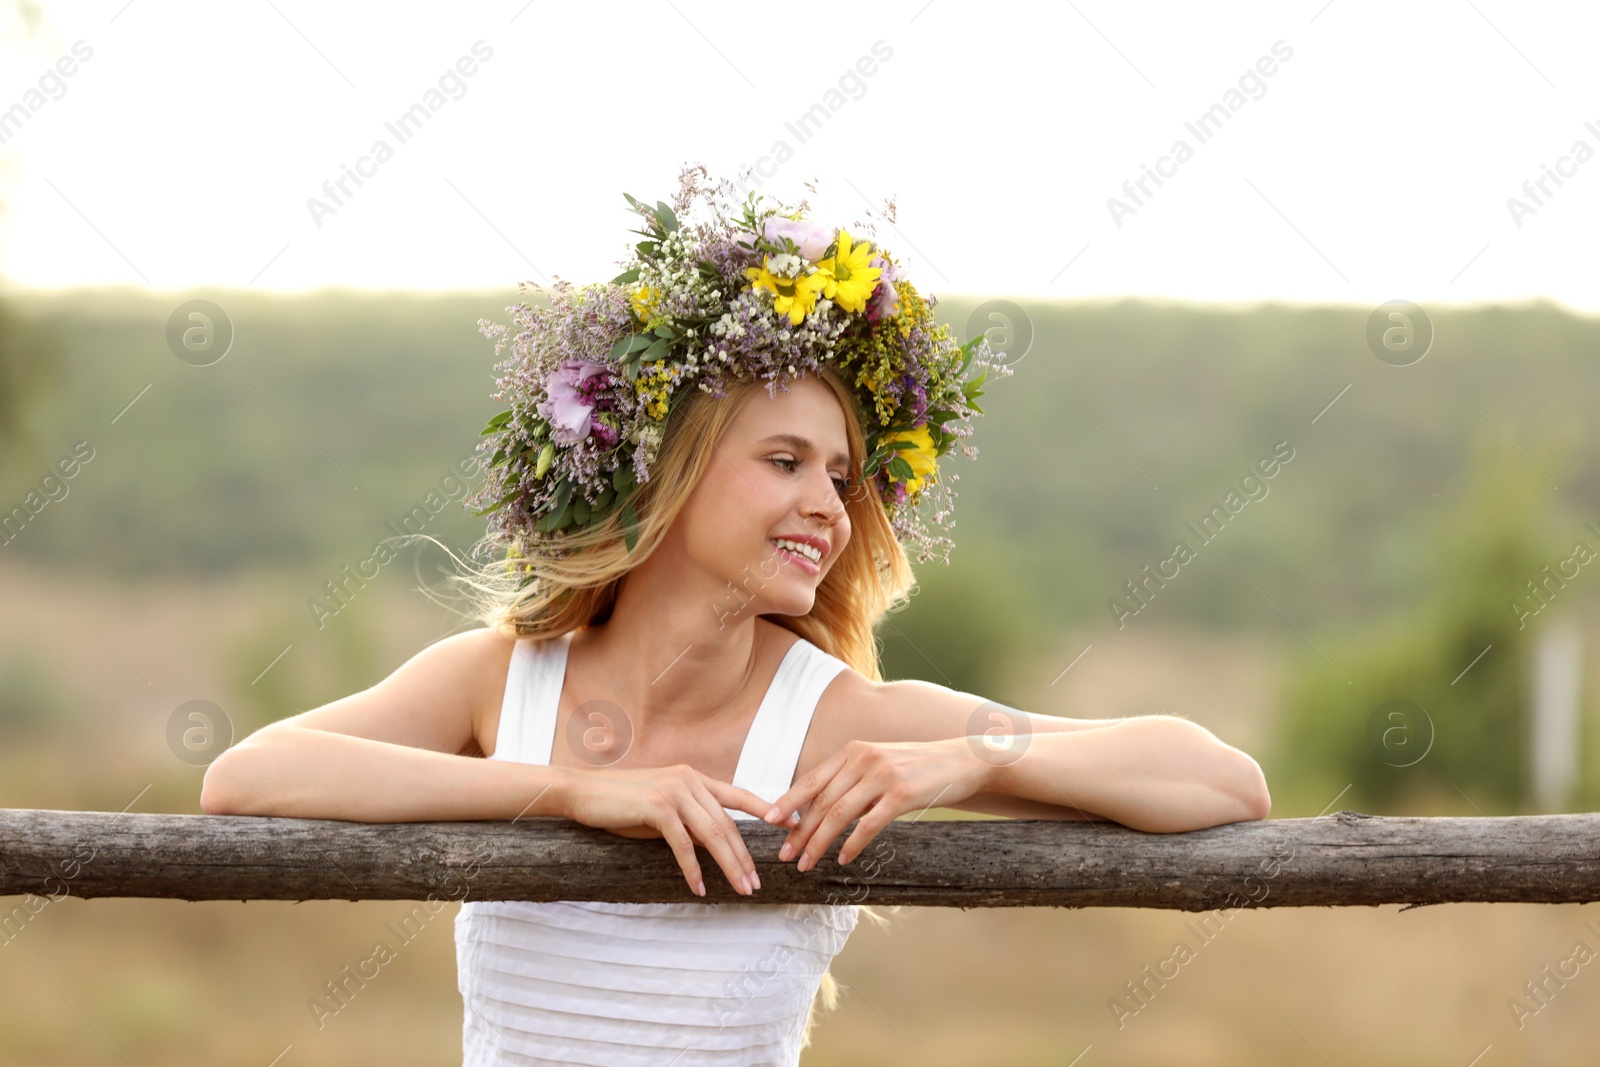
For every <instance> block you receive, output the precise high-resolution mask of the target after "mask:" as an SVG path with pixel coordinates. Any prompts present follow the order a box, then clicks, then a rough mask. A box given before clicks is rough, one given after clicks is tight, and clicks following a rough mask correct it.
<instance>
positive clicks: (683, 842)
mask: <svg viewBox="0 0 1600 1067" xmlns="http://www.w3.org/2000/svg"><path fill="white" fill-rule="evenodd" d="M651 825H652V826H655V827H656V828H657V829H658V830H660V831H661V836H662V837H664V838H666V839H667V844H669V845H671V846H672V854H673V856H674V857H676V858H677V861H678V866H679V867H681V868H682V869H683V876H684V877H685V878H687V879H688V880H689V891H690V892H691V893H694V894H695V895H696V896H702V897H703V896H705V895H706V884H705V875H704V874H703V873H701V870H700V859H699V857H697V856H696V855H695V852H694V838H693V837H691V836H690V834H689V831H688V830H687V829H685V828H684V825H683V822H682V820H680V819H679V818H678V816H677V813H676V812H674V811H668V812H667V814H666V815H665V816H664V817H663V818H662V820H661V822H660V823H659V824H658V823H652V824H651Z"/></svg>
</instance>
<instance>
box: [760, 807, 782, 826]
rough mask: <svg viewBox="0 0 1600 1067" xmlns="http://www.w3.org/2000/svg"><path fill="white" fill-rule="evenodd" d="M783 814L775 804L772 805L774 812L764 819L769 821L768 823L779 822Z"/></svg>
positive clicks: (766, 815) (767, 814)
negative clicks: (779, 817)
mask: <svg viewBox="0 0 1600 1067" xmlns="http://www.w3.org/2000/svg"><path fill="white" fill-rule="evenodd" d="M782 814H783V812H781V811H779V810H778V805H776V804H774V805H772V810H771V811H769V812H767V813H766V814H765V815H763V816H762V818H763V819H765V820H767V822H777V821H778V816H779V815H782Z"/></svg>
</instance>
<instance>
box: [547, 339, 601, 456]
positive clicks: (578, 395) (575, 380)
mask: <svg viewBox="0 0 1600 1067" xmlns="http://www.w3.org/2000/svg"><path fill="white" fill-rule="evenodd" d="M601 374H605V375H606V377H605V378H596V376H597V375H601ZM608 380H609V371H608V369H607V368H606V367H604V366H602V365H601V364H599V363H585V362H582V361H581V360H570V359H569V360H567V361H566V362H564V363H562V364H561V365H560V366H558V367H557V368H556V369H555V370H554V371H552V372H551V373H550V378H549V380H548V381H546V383H545V392H546V393H547V394H548V396H547V398H546V399H545V400H543V401H541V402H540V403H539V408H538V410H539V414H540V415H542V416H544V418H545V419H547V420H549V422H550V427H551V434H550V439H551V440H552V441H554V442H555V443H556V444H558V445H572V444H577V443H578V442H579V441H581V440H583V439H584V438H585V437H587V436H589V428H590V414H591V413H592V412H593V411H594V403H595V401H594V394H595V392H596V391H597V390H599V389H600V388H603V387H604V386H605V384H606V382H607V381H608Z"/></svg>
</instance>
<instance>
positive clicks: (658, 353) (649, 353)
mask: <svg viewBox="0 0 1600 1067" xmlns="http://www.w3.org/2000/svg"><path fill="white" fill-rule="evenodd" d="M670 347H671V343H670V342H669V341H668V340H667V339H666V338H665V337H658V338H656V340H655V342H654V343H653V344H651V346H650V347H649V348H647V349H645V350H644V355H642V356H640V357H639V359H640V361H641V362H644V363H649V362H650V361H651V360H655V359H662V358H664V357H665V356H666V354H667V349H668V348H670Z"/></svg>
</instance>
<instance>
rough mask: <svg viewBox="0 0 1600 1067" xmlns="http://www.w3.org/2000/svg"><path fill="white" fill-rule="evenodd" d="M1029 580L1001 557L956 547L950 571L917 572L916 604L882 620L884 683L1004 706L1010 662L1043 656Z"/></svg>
mask: <svg viewBox="0 0 1600 1067" xmlns="http://www.w3.org/2000/svg"><path fill="white" fill-rule="evenodd" d="M1025 589H1026V582H1025V579H1024V578H1023V576H1022V575H1020V574H1018V573H1016V572H1015V571H1014V570H1012V568H1011V567H1010V566H1009V565H1008V564H1007V563H1006V562H1005V561H1003V560H1002V559H1000V558H999V557H996V556H993V555H978V554H975V553H971V552H964V551H963V550H962V549H961V548H959V547H958V548H957V550H956V552H955V553H954V554H953V555H952V556H951V562H950V566H949V567H948V568H945V567H940V566H931V567H927V568H925V569H923V570H921V571H919V572H918V575H917V587H916V589H915V591H914V592H913V594H912V597H911V601H910V603H909V604H907V605H906V606H905V607H904V608H902V609H901V610H900V611H897V612H894V613H892V614H890V615H889V616H887V617H886V618H884V619H883V620H882V621H880V622H879V623H878V627H877V636H878V639H879V641H880V643H881V648H882V654H881V657H880V659H881V662H882V668H883V675H884V677H885V678H886V679H889V680H894V679H900V678H920V679H922V680H924V681H929V682H936V683H938V684H939V685H943V686H948V687H950V688H951V689H956V690H959V691H961V692H967V693H981V694H983V695H984V696H985V697H988V698H989V699H991V700H999V701H1001V702H1006V701H1007V700H1008V695H1007V694H1008V691H1009V690H1014V689H1015V688H1016V685H1015V681H1016V680H1015V679H1014V678H1012V677H1011V676H1009V675H1008V674H1007V673H1006V667H1007V666H1008V665H1014V664H1016V663H1020V662H1025V661H1027V660H1028V659H1030V658H1031V656H1032V655H1034V654H1037V653H1039V652H1041V651H1042V649H1040V648H1039V647H1038V642H1040V641H1042V640H1044V637H1045V635H1044V634H1043V633H1042V632H1041V630H1040V628H1039V627H1038V626H1037V625H1036V624H1035V621H1034V620H1035V619H1036V618H1037V617H1038V615H1037V608H1036V607H1035V606H1034V605H1032V604H1030V603H1029V602H1028V600H1027V595H1026V593H1025Z"/></svg>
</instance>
